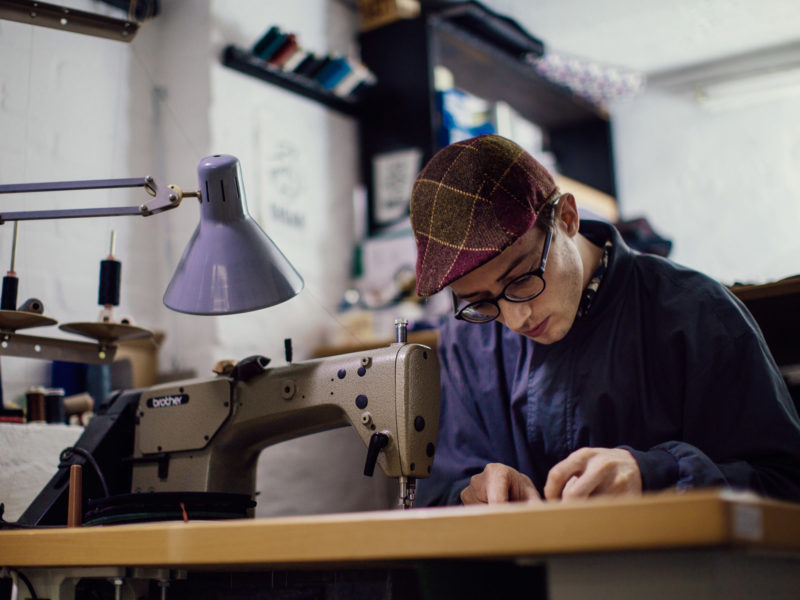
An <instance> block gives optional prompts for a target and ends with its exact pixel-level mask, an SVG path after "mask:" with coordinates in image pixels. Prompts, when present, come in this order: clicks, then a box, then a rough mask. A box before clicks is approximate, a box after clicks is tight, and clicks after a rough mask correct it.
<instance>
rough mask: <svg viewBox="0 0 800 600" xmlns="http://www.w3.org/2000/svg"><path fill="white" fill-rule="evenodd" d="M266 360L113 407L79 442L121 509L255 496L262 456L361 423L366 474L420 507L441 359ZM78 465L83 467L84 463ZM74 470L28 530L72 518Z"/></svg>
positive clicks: (34, 512) (35, 507)
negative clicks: (417, 496) (125, 504)
mask: <svg viewBox="0 0 800 600" xmlns="http://www.w3.org/2000/svg"><path fill="white" fill-rule="evenodd" d="M268 363H269V361H268V360H267V359H265V358H263V357H258V356H256V357H250V358H248V359H245V360H243V361H240V362H239V363H238V364H237V365H236V367H235V368H234V369H233V370H232V371H231V372H230V373H227V374H221V375H219V376H217V377H214V378H209V379H195V380H187V381H182V382H175V383H169V384H164V385H158V386H155V387H152V388H148V389H144V390H134V391H128V392H121V393H119V394H118V395H116V396H115V397H113V398H111V399H110V400H109V402H108V403H107V404H106V407H105V411H104V412H103V411H101V412H100V413H99V414H98V415H97V416H96V417H95V418H94V419H93V420H92V421H91V422H90V424H89V426H88V427H87V429H86V431H85V432H84V434H83V436H82V437H81V438H80V439H79V440H78V442H77V444H76V446H77V447H80V448H83V449H84V450H85V451H86V452H89V453H91V454H93V455H94V457H95V459H96V462H98V463H99V465H100V468H101V469H102V470H103V471H106V472H110V473H112V474H113V475H111V477H110V480H111V482H112V483H111V485H109V486H108V487H109V488H110V489H109V494H108V495H110V496H113V497H115V499H112V501H111V502H112V503H114V502H116V497H118V496H128V497H131V496H132V497H133V503H134V504H135V503H138V502H139V501H140V500H141V499H142V498H146V499H147V500H148V501H150V500H152V499H153V498H157V497H158V495H159V493H160V494H170V495H171V496H170V497H172V496H175V495H176V494H188V495H191V496H192V497H197V496H198V495H202V494H206V495H208V496H209V497H210V496H212V495H216V496H225V495H236V496H237V497H245V498H247V499H250V498H252V496H253V494H254V492H255V484H256V481H255V479H256V478H255V472H256V464H257V459H258V455H259V452H260V451H261V450H262V449H263V448H265V447H266V446H269V445H271V444H275V443H278V442H281V441H284V440H288V439H291V438H295V437H299V436H302V435H307V434H311V433H315V432H319V431H323V430H327V429H332V428H335V427H341V426H347V425H351V426H352V428H353V429H354V431H355V432H356V433H357V434H358V435H359V437H361V439H362V440H363V442H364V444H365V447H366V451H365V458H366V464H365V466H364V472H365V474H367V475H371V474H372V470H373V469H374V467H375V465H376V464H377V465H378V466H380V467H381V469H382V470H383V471H384V472H385V473H386V474H387V475H388V476H390V477H396V478H398V479H399V481H400V490H401V503H402V504H403V506H405V507H409V506H411V504H412V503H413V495H414V483H415V481H416V478H418V477H427V476H428V475H429V474H430V471H431V468H432V465H433V456H434V452H435V447H436V441H437V433H438V426H439V366H438V361H437V358H436V352H435V351H433V350H432V349H430V348H428V347H427V346H422V345H419V344H406V343H403V342H402V341H401V342H398V343H394V344H391V345H390V346H387V347H383V348H377V349H373V350H365V351H362V352H355V353H352V354H344V355H339V356H333V357H329V358H322V359H315V360H309V361H304V362H299V363H289V364H287V365H285V366H280V367H275V368H270V367H269V365H268ZM112 439H113V440H114V442H113V443H112V441H111V440H112ZM73 462H85V461H84V460H83V458H82V457H80V456H75V457H74V461H73ZM353 468H354V469H360V468H361V465H353ZM66 470H68V466H66V465H62V468H60V470H59V473H58V474H56V476H55V477H54V478H53V480H52V481H51V482H50V484H48V486H47V488H45V490H43V491H42V493H41V494H40V495H39V497H38V498H37V499H36V500H35V501H34V503H33V504H31V506H30V507H29V509H28V510H27V511H26V512H25V514H23V516H22V517H21V518H20V522H21V523H26V524H58V523H59V522H60V520H61V518H60V516H59V515H60V514H61V511H62V510H63V511H64V514H66V510H65V508H64V507H62V505H63V504H64V502H65V499H64V498H63V496H65V495H66V493H65V490H66V486H65V485H64V483H65V477H66V473H65V471H66ZM91 479H92V475H91V473H89V474H87V476H86V482H85V483H84V489H85V490H86V491H87V493H86V495H87V496H89V497H95V498H97V497H100V496H103V495H105V492H104V491H103V490H101V489H99V487H98V486H95V489H94V490H93V489H92V487H93V484H92V482H91ZM93 492H94V493H93ZM187 497H188V496H187ZM126 501H127V500H126ZM250 504H252V503H250ZM115 508H116V509H119V505H116V506H115ZM122 512H124V511H122ZM247 514H250V515H252V510H251V509H248V511H247Z"/></svg>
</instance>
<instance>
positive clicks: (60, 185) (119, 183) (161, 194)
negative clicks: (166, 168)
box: [0, 175, 195, 225]
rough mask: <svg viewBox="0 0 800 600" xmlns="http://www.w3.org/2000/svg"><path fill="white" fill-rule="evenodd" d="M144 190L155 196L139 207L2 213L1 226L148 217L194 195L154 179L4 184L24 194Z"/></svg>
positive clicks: (4, 190) (5, 190)
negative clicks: (51, 221) (18, 223)
mask: <svg viewBox="0 0 800 600" xmlns="http://www.w3.org/2000/svg"><path fill="white" fill-rule="evenodd" d="M126 187H143V188H144V189H145V190H146V191H147V193H148V194H150V195H151V196H153V198H152V199H151V200H148V201H147V202H145V203H144V204H141V205H139V206H109V207H104V208H65V209H57V210H31V211H16V212H0V225H2V224H3V223H5V222H6V221H29V220H34V219H69V218H77V217H114V216H121V215H141V216H143V217H148V216H150V215H154V214H156V213H160V212H164V211H166V210H170V209H173V208H176V207H177V206H178V205H180V203H181V200H182V199H183V196H184V195H186V196H189V195H195V194H194V193H191V194H190V193H186V194H184V193H183V192H181V190H180V188H178V187H177V186H174V185H169V186H168V185H162V184H159V183H158V182H157V181H156V180H155V179H153V178H152V177H150V176H149V175H148V176H147V177H133V178H128V179H93V180H85V181H51V182H42V183H11V184H5V185H0V194H14V193H24V192H58V191H64V190H91V189H107V188H126Z"/></svg>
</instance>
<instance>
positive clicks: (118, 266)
mask: <svg viewBox="0 0 800 600" xmlns="http://www.w3.org/2000/svg"><path fill="white" fill-rule="evenodd" d="M115 242H116V232H114V231H112V232H111V251H110V252H109V254H108V258H106V259H105V260H101V261H100V285H99V287H98V290H97V303H98V304H99V305H100V306H106V307H109V306H119V288H120V280H121V279H122V263H121V262H119V261H118V260H117V259H116V258H114V243H115Z"/></svg>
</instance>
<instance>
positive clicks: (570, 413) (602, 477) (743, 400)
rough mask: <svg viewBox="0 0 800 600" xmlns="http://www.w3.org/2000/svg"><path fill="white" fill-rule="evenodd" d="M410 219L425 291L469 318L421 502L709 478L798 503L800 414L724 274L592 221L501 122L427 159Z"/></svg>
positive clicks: (448, 375)
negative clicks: (674, 259) (701, 269)
mask: <svg viewBox="0 0 800 600" xmlns="http://www.w3.org/2000/svg"><path fill="white" fill-rule="evenodd" d="M681 201H684V202H693V201H697V200H696V199H681ZM411 224H412V228H413V230H414V235H415V238H416V242H417V249H418V257H417V292H418V294H419V295H420V296H429V295H431V294H434V293H436V292H438V291H440V290H442V289H444V288H445V287H447V286H449V287H450V290H451V293H452V296H453V303H454V311H455V317H456V318H455V319H448V322H447V323H445V325H444V326H443V327H442V329H441V332H440V341H439V357H440V361H441V365H442V413H441V427H440V434H439V442H438V447H437V450H436V458H435V461H434V467H433V473H432V475H431V477H430V478H429V479H427V480H421V481H420V483H419V490H418V500H419V502H420V503H421V504H423V505H424V504H454V503H458V502H463V503H464V504H472V503H494V502H506V501H515V500H538V499H545V500H559V499H565V500H566V499H573V498H584V497H588V496H594V495H599V494H610V495H620V494H640V493H642V492H644V491H649V490H661V489H669V488H673V489H686V488H693V487H706V486H729V487H734V488H740V489H751V490H754V491H756V492H759V493H762V494H766V495H770V496H775V497H779V498H788V499H796V500H800V419H798V415H797V411H796V409H795V407H794V406H793V404H792V401H791V398H790V396H789V393H788V391H787V389H786V386H785V384H784V382H783V379H782V377H781V375H780V373H779V371H778V369H777V367H776V365H775V363H774V360H773V359H772V357H771V355H770V353H769V351H768V350H767V347H766V345H765V343H764V339H763V337H762V335H761V333H760V331H759V329H758V327H757V325H756V324H755V322H754V321H753V318H752V317H751V315H750V314H749V313H748V312H747V310H746V309H745V308H744V306H743V305H742V304H741V303H740V302H739V301H738V300H737V299H736V298H735V297H734V296H733V295H732V294H730V293H729V292H728V290H727V289H725V288H724V287H723V286H722V285H720V284H719V283H717V282H715V281H713V280H712V279H710V278H708V277H706V276H705V275H702V274H700V273H697V272H695V271H692V270H689V269H686V268H683V267H680V266H678V265H675V264H673V263H671V262H669V261H667V260H665V259H663V258H660V257H656V256H651V255H645V254H640V253H637V252H634V251H632V250H631V249H630V248H628V247H627V246H626V244H625V243H624V242H623V240H622V238H621V237H620V235H619V233H618V232H617V231H616V230H615V229H614V228H613V227H612V226H611V225H608V224H605V223H600V222H592V221H583V222H581V221H580V219H579V217H578V210H577V208H576V200H575V198H574V197H573V196H572V194H570V193H567V192H564V193H561V192H559V190H558V189H557V188H556V185H555V183H554V181H553V179H552V177H551V176H550V174H549V173H548V172H547V171H546V170H545V169H544V167H542V166H541V165H540V164H539V163H537V162H536V161H535V160H534V159H533V158H532V157H531V156H530V155H529V154H528V153H526V152H525V151H524V150H523V149H522V148H520V147H519V146H518V145H516V144H515V143H513V142H511V141H509V140H506V139H504V138H502V137H499V136H495V135H487V136H480V137H477V138H473V139H470V140H467V141H464V142H459V143H456V144H453V145H450V146H448V147H446V148H444V149H442V150H441V151H439V152H438V153H437V154H436V155H435V156H434V157H433V158H432V159H431V161H430V162H429V163H428V164H427V165H426V166H425V168H424V169H423V170H422V172H421V173H420V174H419V176H418V178H417V180H416V182H415V185H414V190H413V194H412V198H411Z"/></svg>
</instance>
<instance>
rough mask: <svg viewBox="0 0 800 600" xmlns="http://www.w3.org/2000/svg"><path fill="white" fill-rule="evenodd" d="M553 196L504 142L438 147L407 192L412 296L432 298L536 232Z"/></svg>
mask: <svg viewBox="0 0 800 600" xmlns="http://www.w3.org/2000/svg"><path fill="white" fill-rule="evenodd" d="M555 192H556V184H555V182H554V181H553V178H552V176H551V175H550V173H548V172H547V170H546V169H545V168H544V167H543V166H542V165H540V164H539V163H538V162H536V160H535V159H534V158H533V157H532V156H531V155H530V154H528V153H527V152H525V150H523V149H522V148H521V147H520V146H519V145H517V144H515V143H514V142H512V141H511V140H508V139H506V138H503V137H501V136H498V135H482V136H478V137H475V138H472V139H469V140H465V141H463V142H457V143H455V144H451V145H449V146H446V147H445V148H442V149H441V150H440V151H439V152H437V153H436V154H435V155H434V156H433V158H432V159H431V160H430V162H428V164H427V165H425V167H424V168H423V169H422V171H421V172H420V174H419V175H418V177H417V179H416V181H415V183H414V189H413V191H412V194H411V208H410V212H411V227H412V229H413V230H414V238H415V240H416V243H417V294H418V295H420V296H430V295H432V294H435V293H436V292H438V291H440V290H442V289H443V288H444V287H445V286H447V285H449V284H450V283H452V282H453V281H455V280H456V279H458V278H459V277H461V276H463V275H466V274H467V273H469V272H470V271H472V270H474V269H476V268H477V267H479V266H481V265H482V264H484V263H486V262H488V261H490V260H491V259H493V258H494V257H495V256H497V255H498V254H500V253H501V252H502V251H503V250H505V249H506V248H508V247H509V246H510V245H511V244H513V243H514V242H515V241H516V240H517V239H518V238H519V237H520V236H521V235H523V234H524V233H525V232H527V231H528V230H529V229H530V228H531V227H533V225H534V223H536V216H537V214H538V212H539V210H541V209H542V207H543V206H544V205H545V204H546V203H547V201H548V199H549V198H550V197H551V196H552V195H553V194H554V193H555Z"/></svg>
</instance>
